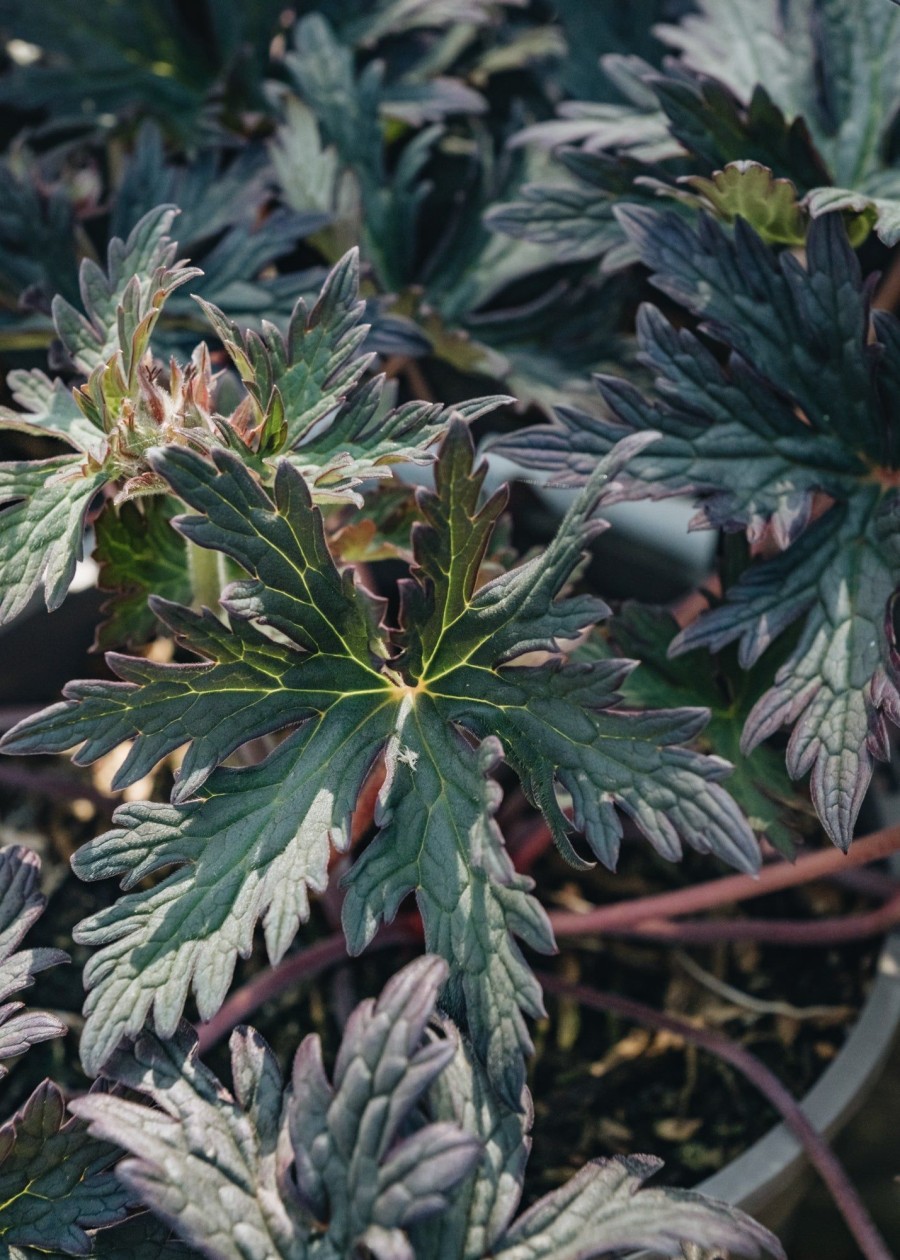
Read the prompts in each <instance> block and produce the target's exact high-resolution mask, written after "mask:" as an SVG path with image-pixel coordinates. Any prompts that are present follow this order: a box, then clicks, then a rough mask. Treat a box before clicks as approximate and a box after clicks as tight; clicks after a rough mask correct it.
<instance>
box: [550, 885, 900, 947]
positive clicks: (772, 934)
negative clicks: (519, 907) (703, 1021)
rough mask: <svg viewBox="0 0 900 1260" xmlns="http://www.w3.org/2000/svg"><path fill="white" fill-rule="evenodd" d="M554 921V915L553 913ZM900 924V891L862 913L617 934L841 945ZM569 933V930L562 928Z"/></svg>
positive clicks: (661, 925)
mask: <svg viewBox="0 0 900 1260" xmlns="http://www.w3.org/2000/svg"><path fill="white" fill-rule="evenodd" d="M550 920H551V922H553V923H554V927H555V926H556V925H555V921H554V917H553V915H551V916H550ZM898 924H900V894H896V895H895V896H893V897H891V899H890V900H889V901H886V902H885V903H884V905H883V906H879V907H878V909H877V910H867V911H865V912H863V913H862V914H845V915H838V916H835V917H833V918H827V919H814V920H811V921H810V922H805V921H804V920H802V919H800V920H797V919H714V920H712V921H710V922H707V923H694V922H691V923H672V922H670V921H669V920H667V919H647V920H645V921H644V922H643V923H638V924H636V925H635V926H634V927H623V928H613V929H612V930H611V934H612V935H614V936H618V935H622V936H633V937H639V938H640V939H641V940H650V941H660V942H661V943H664V944H668V943H670V942H671V943H673V944H678V945H712V944H717V943H718V942H719V941H759V942H760V943H762V944H764V945H787V946H806V945H838V944H841V943H842V942H844V941H859V940H864V939H865V938H866V937H867V936H882V935H883V934H884V933H885V932H890V931H891V930H892V929H893V928H895V927H897V926H898ZM557 931H558V934H559V935H565V934H566V933H565V930H563V931H562V932H559V930H558V929H557Z"/></svg>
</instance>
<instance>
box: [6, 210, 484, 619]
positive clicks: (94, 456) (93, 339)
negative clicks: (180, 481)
mask: <svg viewBox="0 0 900 1260" xmlns="http://www.w3.org/2000/svg"><path fill="white" fill-rule="evenodd" d="M174 214H175V212H174V210H173V209H171V208H169V207H159V208H158V209H156V210H153V211H151V212H150V213H149V214H147V215H145V216H144V217H143V218H142V219H141V220H139V222H138V224H137V226H136V227H135V228H134V229H133V231H132V232H131V235H130V236H129V237H128V240H127V241H124V242H123V241H122V240H120V239H119V238H115V239H114V240H113V242H112V243H111V245H110V251H109V263H108V270H107V272H106V273H104V272H102V271H101V270H100V268H99V267H97V266H96V264H94V263H92V262H91V261H90V260H89V259H88V260H85V261H84V262H83V263H82V267H81V290H82V298H83V303H84V307H85V311H86V313H87V314H86V316H85V315H82V314H80V313H79V312H78V311H77V310H76V309H75V308H74V307H72V306H71V305H70V304H69V303H67V302H66V301H65V300H64V299H62V298H57V299H56V300H55V302H54V319H55V323H56V328H57V332H58V335H59V337H60V340H61V342H62V344H63V347H64V349H65V351H66V354H67V355H68V356H69V358H70V359H71V361H72V363H73V364H74V366H75V367H76V368H77V369H78V370H79V371H80V372H82V373H84V374H85V375H86V376H87V381H86V383H85V384H84V385H82V386H81V387H79V388H77V389H75V390H74V391H70V390H68V389H66V387H65V386H64V384H63V383H62V381H60V380H59V379H57V380H54V381H51V380H50V379H49V378H48V377H47V376H46V375H45V374H44V373H43V372H41V371H39V370H36V369H32V370H31V371H27V372H26V371H16V372H13V373H11V374H10V378H9V383H10V386H11V388H12V390H13V395H14V399H15V401H16V402H17V403H18V404H19V407H20V408H22V410H13V409H10V408H6V409H3V411H2V412H0V425H2V426H4V427H6V428H10V429H15V430H19V431H21V432H25V433H30V434H38V435H41V436H44V435H52V436H54V437H57V438H60V439H62V440H63V441H64V442H66V443H67V444H68V445H69V446H73V447H75V448H76V451H77V452H78V454H76V455H64V456H58V457H55V458H54V459H51V460H43V461H34V462H24V461H15V462H10V463H6V464H0V501H2V502H4V503H5V504H7V505H8V506H6V508H5V510H4V511H3V512H2V513H0V619H2V620H4V621H6V620H11V619H12V618H13V617H15V616H16V615H18V613H20V612H21V611H22V609H23V608H25V607H26V605H27V604H28V602H29V600H30V599H31V597H32V595H33V594H34V593H35V591H36V590H37V589H38V588H39V587H42V588H43V590H44V595H45V599H46V602H47V606H48V608H51V609H53V608H56V607H58V606H59V604H60V603H61V602H62V600H63V599H64V598H65V595H66V592H67V590H68V588H69V584H70V583H71V581H72V577H73V574H74V572H75V565H76V563H77V561H78V560H79V559H81V556H82V550H83V542H82V539H83V533H84V523H85V516H86V514H87V512H88V511H89V509H90V507H91V504H92V502H93V501H94V500H95V497H96V496H97V495H98V492H99V491H101V490H103V489H104V488H106V487H109V489H110V490H112V492H113V496H112V497H113V502H114V505H115V506H116V507H118V506H119V505H121V504H123V503H127V502H128V501H129V500H131V499H135V498H138V497H144V496H147V495H156V496H159V495H164V494H165V493H166V484H165V481H164V480H161V479H160V478H159V476H158V475H157V474H156V473H155V472H154V470H153V468H152V467H151V465H150V463H149V462H148V458H147V453H148V451H149V450H151V449H152V448H154V447H155V446H158V445H161V444H165V443H174V444H176V445H187V446H191V447H194V448H195V449H199V450H211V449H213V448H223V449H224V448H227V449H230V450H232V451H236V452H238V453H239V455H240V457H241V458H242V459H243V460H244V461H245V462H246V463H247V465H248V466H250V467H252V468H253V469H254V471H255V472H256V474H257V475H258V476H260V477H262V478H263V479H264V480H271V478H272V476H273V472H274V469H273V467H272V463H271V460H272V459H273V457H275V456H276V455H279V454H281V455H284V456H285V457H286V458H287V459H289V460H290V461H291V462H292V463H293V465H294V466H295V467H296V468H297V469H298V470H299V471H300V472H301V473H302V474H303V476H304V477H305V478H306V480H307V482H308V484H309V485H310V486H311V488H312V492H313V495H314V497H315V498H316V500H317V501H319V502H325V503H343V502H351V503H356V504H359V503H361V499H360V496H359V494H358V492H357V490H356V487H358V486H359V485H360V484H362V483H363V482H365V481H367V480H372V479H377V478H384V477H386V476H390V472H391V466H392V465H394V464H396V463H401V462H410V461H412V462H417V463H422V462H426V461H427V460H428V459H430V458H431V456H430V454H429V447H431V446H432V445H433V444H434V443H435V442H436V441H437V440H438V439H439V437H440V435H441V434H442V433H443V432H444V430H445V428H446V426H447V423H448V420H449V418H450V415H451V409H447V408H443V407H441V406H439V405H437V404H429V403H415V402H410V403H405V404H404V405H403V406H401V407H394V406H393V405H392V404H393V402H394V398H395V395H394V393H393V391H392V389H391V388H390V387H389V386H387V385H386V383H385V381H384V378H380V377H379V378H375V379H363V378H364V374H365V372H366V369H367V368H368V367H369V365H370V363H371V361H372V356H371V354H368V353H365V352H363V351H362V350H361V345H362V342H363V340H364V338H365V335H366V331H367V327H366V325H364V324H361V322H360V321H361V318H362V315H363V310H364V306H363V303H361V302H360V301H359V300H358V288H359V270H358V259H357V256H356V254H355V252H354V251H350V253H348V254H347V255H346V256H345V257H344V258H343V259H342V260H341V261H340V262H339V263H338V265H337V266H336V267H335V268H334V270H333V271H332V272H331V273H330V275H329V276H328V277H327V278H326V280H325V283H324V285H323V287H322V291H321V294H320V296H319V299H318V301H317V303H316V305H315V306H314V307H313V309H312V310H311V311H308V310H307V307H306V305H305V303H304V302H303V300H302V298H301V299H300V300H299V301H298V303H297V305H296V306H295V309H294V313H293V315H292V317H291V319H290V322H289V325H288V330H287V334H286V336H282V335H281V334H280V333H279V332H278V331H277V330H276V329H275V328H274V327H272V326H271V325H266V326H264V329H263V333H262V335H259V334H256V333H253V332H246V331H242V330H241V329H239V328H238V327H237V325H235V324H233V323H232V322H230V321H229V320H227V319H226V317H225V316H224V315H223V314H222V313H221V312H220V311H219V310H218V309H217V308H215V307H213V306H211V305H209V304H208V303H205V302H203V303H201V305H202V306H203V309H204V311H205V313H206V315H207V317H208V319H209V320H210V322H211V324H212V326H213V328H214V329H215V331H216V332H217V333H218V335H219V336H220V337H221V339H222V342H223V345H224V347H225V349H226V351H227V353H228V354H229V356H230V358H231V359H232V361H233V362H234V365H235V367H236V369H237V371H238V373H239V375H240V377H241V379H242V381H243V383H244V385H245V386H246V395H245V397H243V398H242V399H241V400H240V401H239V402H238V403H237V405H236V406H235V408H234V410H233V411H232V412H231V414H230V415H227V416H226V415H221V414H219V413H218V411H217V409H216V402H217V394H216V382H215V376H214V373H213V370H212V364H211V360H210V356H209V352H208V350H207V348H206V345H205V344H204V343H201V344H200V345H199V346H198V347H197V348H196V349H195V351H194V353H193V355H192V357H191V361H190V363H188V364H185V365H182V364H179V363H178V362H176V361H175V360H172V361H171V362H170V364H169V368H168V375H167V377H166V376H164V375H163V368H162V366H161V365H160V364H158V363H157V362H156V361H155V360H154V358H153V354H152V350H151V345H150V343H151V338H152V336H153V333H154V330H155V327H156V323H157V321H158V319H159V317H160V315H161V313H162V310H163V307H164V305H165V303H166V301H167V300H168V298H169V296H170V295H171V294H172V293H173V292H174V291H175V290H176V289H177V288H179V287H181V286H182V285H184V284H186V283H188V282H190V281H191V280H194V279H196V278H197V277H198V275H199V273H198V271H197V270H196V269H195V268H189V267H186V266H185V265H184V264H182V263H176V262H175V261H174V259H175V251H176V246H175V244H174V242H172V241H171V240H170V238H169V236H168V231H169V228H170V226H171V224H172V221H173V219H174ZM505 401H507V400H506V398H505V397H504V396H494V397H491V398H482V399H477V400H475V401H473V402H470V403H467V404H460V405H459V406H458V407H457V408H456V409H454V410H455V411H458V412H459V414H461V415H463V416H465V417H467V418H469V419H474V418H475V417H477V416H480V415H482V414H484V413H485V412H486V411H489V410H490V409H491V408H493V407H496V406H498V405H500V404H501V403H503V402H505ZM114 510H115V509H114V508H113V507H110V506H108V505H107V506H106V508H105V511H104V514H103V516H102V517H101V524H100V525H99V537H100V540H101V542H100V545H101V548H102V549H103V554H102V555H101V559H102V560H103V561H104V564H105V579H104V580H106V581H108V582H110V583H111V584H112V590H113V591H114V592H115V591H116V590H118V591H119V592H120V596H119V598H120V601H121V607H120V603H119V602H117V601H116V599H113V600H112V601H110V605H109V611H110V613H111V615H112V619H113V626H114V627H117V629H116V633H121V635H122V637H121V638H120V639H119V640H118V642H119V643H120V644H125V643H129V642H137V641H140V639H141V637H142V636H144V637H146V634H147V632H148V627H152V622H153V618H152V614H150V613H149V612H148V611H147V609H146V608H145V607H142V605H141V590H142V588H143V589H145V590H146V589H147V583H148V582H151V581H156V580H158V579H162V580H163V587H162V588H155V589H156V593H157V594H163V595H165V594H174V595H179V594H182V593H183V592H184V590H185V573H186V561H185V559H184V558H183V548H180V547H179V545H178V544H177V541H176V540H174V539H173V538H172V537H171V536H167V537H166V540H165V542H164V543H161V544H160V547H159V550H158V551H157V553H156V555H155V558H154V567H153V570H152V571H150V570H148V569H142V572H141V576H140V577H136V575H135V573H134V568H135V565H136V561H137V557H134V559H133V560H132V561H130V562H129V561H128V560H126V559H125V558H124V557H123V556H122V555H121V540H122V536H123V531H124V529H125V528H127V524H126V526H123V525H122V523H121V520H119V522H117V523H112V522H110V521H108V520H104V517H106V518H108V517H109V514H110V512H112V511H114ZM165 513H166V509H165V507H164V506H163V507H160V506H157V507H155V508H149V509H148V514H149V518H150V519H152V520H153V522H154V526H155V533H156V534H157V535H162V534H163V532H164V531H165V529H166V516H165ZM128 519H130V520H131V522H132V524H134V522H135V517H134V516H133V515H132V516H130V517H129V518H128ZM117 542H118V544H119V547H120V554H119V556H118V558H117V559H116V560H113V559H111V557H110V552H111V550H114V549H115V547H116V545H117ZM146 542H147V543H149V542H150V535H149V534H148V535H147V539H146ZM153 545H154V546H155V545H156V544H155V542H154V543H153ZM129 565H130V568H131V572H130V573H129V571H128V570H129ZM136 583H137V586H136V585H135V584H136ZM136 604H137V606H135V605H136ZM117 618H118V619H119V620H117ZM105 633H106V637H107V641H109V638H110V635H109V632H105Z"/></svg>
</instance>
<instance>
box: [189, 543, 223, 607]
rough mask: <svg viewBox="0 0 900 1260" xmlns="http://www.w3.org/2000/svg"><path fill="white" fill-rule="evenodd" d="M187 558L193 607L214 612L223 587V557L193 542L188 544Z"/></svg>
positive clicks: (217, 552)
mask: <svg viewBox="0 0 900 1260" xmlns="http://www.w3.org/2000/svg"><path fill="white" fill-rule="evenodd" d="M187 558H188V573H189V574H190V579H191V590H192V591H193V595H194V600H193V603H194V607H195V608H197V609H198V610H199V609H201V608H208V609H209V610H210V612H216V611H217V610H218V608H219V598H220V597H221V594H222V588H223V587H224V586H225V557H224V556H223V555H222V553H221V551H212V550H211V549H210V548H209V547H199V546H198V545H197V543H195V542H188V545H187Z"/></svg>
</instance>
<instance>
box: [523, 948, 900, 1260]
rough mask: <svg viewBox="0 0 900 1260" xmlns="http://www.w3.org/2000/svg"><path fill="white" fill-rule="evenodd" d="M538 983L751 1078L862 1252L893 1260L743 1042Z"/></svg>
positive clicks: (794, 1106)
mask: <svg viewBox="0 0 900 1260" xmlns="http://www.w3.org/2000/svg"><path fill="white" fill-rule="evenodd" d="M538 979H539V980H540V982H541V984H542V985H543V987H544V989H545V990H546V991H547V992H548V993H556V994H558V995H559V996H560V997H566V998H570V999H573V1000H574V1001H576V1002H580V1003H581V1005H582V1006H587V1007H590V1008H591V1009H592V1010H597V1011H606V1012H609V1013H610V1014H613V1015H619V1016H621V1017H622V1018H623V1019H627V1020H632V1021H634V1022H635V1023H638V1024H643V1025H644V1026H645V1027H647V1028H657V1029H660V1030H661V1031H664V1032H670V1033H674V1034H675V1035H676V1036H679V1037H682V1038H683V1039H684V1040H685V1041H687V1042H690V1043H691V1044H692V1045H695V1046H699V1047H700V1048H701V1049H702V1050H706V1051H708V1052H709V1053H710V1054H714V1055H716V1056H717V1058H719V1059H723V1060H724V1061H725V1062H726V1063H730V1064H731V1066H732V1067H733V1068H735V1069H736V1070H737V1071H738V1072H740V1073H741V1075H742V1076H744V1077H746V1079H747V1080H748V1081H750V1083H751V1084H752V1085H755V1086H756V1088H757V1089H758V1090H759V1092H760V1093H761V1094H762V1095H763V1096H764V1097H765V1098H766V1099H768V1101H769V1102H770V1103H771V1104H772V1106H773V1107H774V1108H775V1110H776V1111H777V1112H778V1113H779V1115H780V1116H781V1118H782V1119H783V1120H784V1123H785V1125H786V1126H787V1127H788V1128H789V1129H790V1131H791V1132H792V1133H793V1135H794V1137H795V1138H796V1139H797V1141H798V1142H799V1143H800V1145H801V1146H802V1147H803V1149H804V1151H805V1152H806V1156H807V1158H808V1159H809V1162H810V1163H811V1164H812V1165H813V1167H814V1168H815V1169H816V1171H817V1172H818V1174H819V1176H820V1177H821V1178H822V1181H823V1182H824V1183H825V1186H826V1187H827V1189H828V1191H829V1193H830V1194H831V1197H832V1198H833V1199H834V1202H835V1204H836V1205H837V1207H838V1209H839V1211H840V1213H841V1215H842V1216H843V1218H844V1220H845V1221H846V1222H847V1227H848V1229H849V1230H850V1232H851V1234H852V1235H853V1237H854V1238H855V1239H856V1242H857V1243H858V1245H859V1248H860V1251H861V1252H862V1254H863V1256H864V1257H865V1258H866V1260H892V1256H891V1253H890V1251H889V1250H888V1247H887V1244H886V1243H885V1241H884V1239H883V1238H882V1237H881V1234H880V1232H879V1230H878V1227H877V1226H876V1224H875V1222H874V1221H873V1220H872V1218H871V1216H870V1215H869V1213H868V1210H867V1209H866V1206H865V1204H864V1203H863V1202H862V1200H861V1199H860V1197H859V1195H858V1194H857V1192H856V1190H855V1189H854V1187H853V1185H852V1184H851V1182H850V1180H849V1179H848V1177H847V1174H846V1173H845V1172H844V1169H843V1166H842V1164H841V1162H840V1160H839V1159H838V1158H837V1156H836V1155H835V1154H834V1152H833V1151H832V1150H831V1148H830V1147H829V1146H828V1143H827V1142H826V1141H825V1139H824V1138H823V1137H822V1135H821V1134H820V1133H819V1132H818V1131H817V1129H816V1128H815V1126H814V1125H813V1124H812V1123H811V1121H810V1120H809V1118H808V1117H807V1115H806V1113H805V1112H804V1111H803V1109H802V1108H801V1107H800V1105H799V1104H798V1103H797V1100H796V1099H795V1098H794V1097H793V1095H792V1094H791V1093H790V1092H789V1091H788V1090H787V1089H786V1088H785V1087H784V1085H782V1083H781V1081H779V1079H778V1077H777V1076H775V1075H773V1073H772V1072H770V1071H769V1069H768V1068H767V1067H766V1066H765V1065H764V1064H763V1063H761V1062H760V1061H759V1059H757V1058H756V1056H755V1055H753V1054H751V1053H750V1051H749V1050H747V1049H745V1048H744V1047H743V1046H741V1045H738V1044H737V1042H734V1041H732V1040H730V1038H728V1037H724V1036H723V1035H722V1034H721V1033H718V1032H711V1031H710V1030H709V1029H706V1028H697V1027H695V1026H694V1025H693V1024H689V1023H688V1022H687V1021H686V1020H683V1019H678V1018H676V1017H675V1016H673V1015H664V1014H663V1013H662V1012H661V1011H656V1010H654V1009H653V1008H652V1007H650V1006H645V1005H644V1003H643V1002H635V1001H633V1000H632V999H630V998H623V997H618V996H617V995H616V994H613V993H601V992H600V991H599V990H598V989H594V988H592V987H591V986H590V985H586V984H572V983H569V982H568V981H566V980H560V979H559V978H558V977H556V976H553V975H549V974H547V973H538Z"/></svg>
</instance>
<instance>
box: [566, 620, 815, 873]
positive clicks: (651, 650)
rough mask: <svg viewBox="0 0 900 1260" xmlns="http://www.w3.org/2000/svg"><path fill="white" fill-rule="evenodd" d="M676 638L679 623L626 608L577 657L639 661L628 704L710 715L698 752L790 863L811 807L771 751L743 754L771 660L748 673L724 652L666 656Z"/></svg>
mask: <svg viewBox="0 0 900 1260" xmlns="http://www.w3.org/2000/svg"><path fill="white" fill-rule="evenodd" d="M677 633H678V624H677V622H676V621H675V618H674V617H673V616H672V615H671V613H668V612H666V611H665V609H662V608H646V607H643V606H641V605H639V604H627V605H625V606H624V607H623V608H622V609H621V611H620V612H619V613H618V614H617V615H616V616H615V617H613V618H612V620H610V621H609V622H607V624H606V626H605V627H604V629H603V632H601V633H597V634H594V635H593V636H592V637H591V639H590V640H588V642H587V643H586V644H584V646H583V647H581V648H579V650H578V653H577V655H578V656H579V657H583V658H584V659H587V660H591V659H595V658H596V657H597V656H599V657H601V658H602V659H608V658H609V657H611V656H631V657H634V659H635V660H637V661H639V662H640V666H639V668H638V669H636V670H635V671H634V673H633V674H629V676H628V678H627V679H626V680H625V682H624V684H623V687H622V692H623V695H624V697H625V702H626V704H632V705H637V706H640V707H642V708H643V707H647V708H653V709H669V708H677V707H678V706H679V705H683V704H698V703H700V704H703V706H704V707H705V708H707V709H709V711H710V719H709V722H708V723H707V725H706V726H705V727H704V729H703V731H702V732H701V733H700V735H699V736H698V740H697V744H698V747H700V748H702V749H703V751H704V752H715V753H718V755H719V756H720V757H725V758H726V759H727V760H728V761H730V762H731V763H732V764H733V765H734V770H733V772H732V774H731V776H730V778H729V780H728V791H729V793H730V794H731V796H733V797H734V799H735V800H736V801H737V803H738V805H740V807H741V809H742V810H743V812H744V814H745V816H746V818H747V820H748V821H749V823H750V826H751V827H752V828H753V830H754V831H755V832H756V833H757V834H758V835H760V836H764V837H765V838H766V839H767V840H768V841H769V842H770V843H771V844H773V845H774V846H775V848H776V849H778V850H779V851H780V852H781V853H783V854H784V855H785V857H788V858H791V857H793V856H794V853H795V842H796V840H797V837H798V833H799V832H801V831H805V830H807V829H808V823H809V819H808V818H807V816H806V811H807V810H808V808H809V806H808V803H804V800H803V797H802V796H801V795H800V794H799V793H798V792H797V789H796V788H795V787H793V786H792V784H791V781H790V778H789V777H788V774H787V772H786V769H785V765H784V758H783V757H782V756H781V754H780V753H779V752H778V751H777V750H776V749H774V748H772V747H770V746H768V745H766V744H762V745H760V746H758V747H756V748H754V749H753V750H752V751H751V752H750V753H748V754H746V755H745V754H744V752H743V750H742V749H741V732H742V729H743V726H744V723H745V722H746V720H747V718H748V716H749V714H750V712H751V710H752V709H753V706H754V704H755V703H756V701H757V700H758V699H759V698H760V696H761V695H762V694H763V692H764V691H765V690H766V689H767V687H768V685H769V680H770V678H771V675H772V669H771V666H770V664H769V661H768V658H767V657H763V659H762V660H760V661H758V662H757V663H756V664H755V665H754V666H753V667H752V669H749V670H745V669H741V667H740V665H739V663H738V660H737V656H736V654H735V653H733V652H731V651H728V650H726V651H723V652H719V653H718V654H717V655H716V656H715V657H714V658H713V660H712V661H710V660H709V658H708V657H705V654H703V653H702V652H700V651H697V652H687V653H685V654H684V655H681V656H676V657H670V656H669V655H668V647H669V644H670V643H671V642H672V640H673V639H674V638H675V636H676V634H677Z"/></svg>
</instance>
